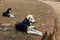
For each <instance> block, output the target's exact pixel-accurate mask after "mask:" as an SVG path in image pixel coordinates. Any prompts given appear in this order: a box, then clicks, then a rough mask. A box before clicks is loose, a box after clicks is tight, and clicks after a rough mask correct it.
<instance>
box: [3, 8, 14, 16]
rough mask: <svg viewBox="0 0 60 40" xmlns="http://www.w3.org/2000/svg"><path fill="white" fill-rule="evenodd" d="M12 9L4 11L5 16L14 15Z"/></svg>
mask: <svg viewBox="0 0 60 40" xmlns="http://www.w3.org/2000/svg"><path fill="white" fill-rule="evenodd" d="M11 11H12V9H11V8H8V9H7V11H5V12H3V16H5V17H14V15H12V14H11Z"/></svg>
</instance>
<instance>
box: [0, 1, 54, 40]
mask: <svg viewBox="0 0 60 40" xmlns="http://www.w3.org/2000/svg"><path fill="white" fill-rule="evenodd" d="M8 7H11V8H12V9H13V10H12V14H14V15H15V16H16V17H15V18H7V17H3V16H2V12H4V11H5V10H6V9H7V8H8ZM27 14H32V15H34V17H35V19H36V24H35V26H36V29H39V28H40V27H47V28H48V27H51V25H52V26H54V10H53V9H52V8H51V7H50V6H48V5H47V4H45V3H42V2H39V1H37V0H17V1H14V0H13V1H11V0H8V1H3V2H0V22H4V23H12V24H14V23H16V21H22V20H23V19H24V17H25V16H26V15H27ZM0 28H2V30H0V40H40V36H38V35H32V34H26V33H21V32H16V31H15V30H13V31H11V30H9V31H8V30H7V31H5V30H3V29H4V28H14V26H9V27H6V26H1V25H0ZM50 30H51V29H50ZM36 36H37V37H38V38H37V37H36Z"/></svg>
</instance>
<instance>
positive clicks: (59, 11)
mask: <svg viewBox="0 0 60 40" xmlns="http://www.w3.org/2000/svg"><path fill="white" fill-rule="evenodd" d="M42 2H44V3H46V4H48V5H50V6H51V7H53V9H54V10H55V12H56V13H55V14H56V16H57V22H56V25H57V32H56V40H60V2H59V1H58V2H52V1H42Z"/></svg>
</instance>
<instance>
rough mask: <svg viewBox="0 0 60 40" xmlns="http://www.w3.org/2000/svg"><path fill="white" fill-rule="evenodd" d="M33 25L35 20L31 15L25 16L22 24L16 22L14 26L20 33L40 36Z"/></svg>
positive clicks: (40, 33)
mask: <svg viewBox="0 0 60 40" xmlns="http://www.w3.org/2000/svg"><path fill="white" fill-rule="evenodd" d="M33 23H35V19H34V18H33V16H32V15H27V16H26V18H25V19H24V20H23V21H22V22H17V23H16V24H15V28H16V29H17V30H19V31H22V32H27V33H32V34H37V35H40V36H42V35H43V34H42V32H40V31H38V30H35V29H34V26H32V24H33Z"/></svg>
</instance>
